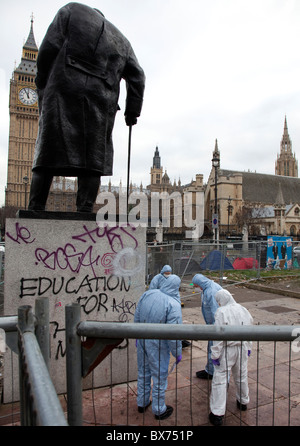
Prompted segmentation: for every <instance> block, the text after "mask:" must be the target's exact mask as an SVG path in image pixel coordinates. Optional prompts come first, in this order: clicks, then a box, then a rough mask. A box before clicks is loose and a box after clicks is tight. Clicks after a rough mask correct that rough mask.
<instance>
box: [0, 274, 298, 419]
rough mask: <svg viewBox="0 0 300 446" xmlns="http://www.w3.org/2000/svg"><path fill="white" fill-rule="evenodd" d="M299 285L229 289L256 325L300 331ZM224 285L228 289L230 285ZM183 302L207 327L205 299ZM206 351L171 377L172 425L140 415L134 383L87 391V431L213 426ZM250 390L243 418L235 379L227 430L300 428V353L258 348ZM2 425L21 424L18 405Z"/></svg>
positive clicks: (195, 352)
mask: <svg viewBox="0 0 300 446" xmlns="http://www.w3.org/2000/svg"><path fill="white" fill-rule="evenodd" d="M298 283H299V282H295V281H293V282H290V281H285V282H281V283H277V284H275V286H274V287H275V288H276V289H277V290H278V294H276V293H274V292H271V293H270V292H265V291H259V290H257V289H256V290H253V289H251V288H248V287H242V286H238V287H237V286H232V285H230V286H229V288H228V289H229V290H230V291H231V292H232V294H233V295H234V298H235V299H236V300H237V302H239V303H241V304H242V305H244V306H245V307H246V308H247V309H248V310H249V311H250V312H251V314H252V316H253V318H254V321H255V323H256V324H261V325H263V324H268V325H269V324H276V325H286V324H296V325H300V288H298ZM223 285H224V286H227V285H226V282H224V283H223ZM272 285H274V284H272ZM269 286H271V284H269ZM274 287H273V288H274ZM290 290H293V291H294V292H295V293H296V294H294V295H293V296H294V297H290V296H285V295H284V293H285V291H290ZM298 290H299V294H298ZM185 295H187V293H185ZM183 301H184V307H183V308H182V313H183V320H184V323H197V324H198V323H204V321H203V318H202V314H201V309H200V302H199V297H198V296H197V295H195V294H188V296H187V297H184V299H183ZM206 346H207V342H206V341H194V342H193V343H192V346H191V347H188V348H185V349H184V350H183V359H182V361H181V363H180V364H179V365H178V367H177V369H175V370H174V371H173V372H172V373H171V375H170V376H169V380H168V389H167V392H166V403H167V404H169V405H172V406H173V407H174V413H173V414H172V416H171V417H170V418H168V419H167V420H163V421H160V422H159V421H157V420H155V418H154V415H153V414H152V411H151V407H149V408H148V410H147V411H146V413H145V414H140V413H138V411H137V407H136V388H137V385H136V382H130V383H128V384H122V385H117V386H113V387H109V388H102V389H93V390H89V391H85V392H84V393H83V419H84V425H89V426H92V425H98V426H99V425H106V426H107V425H114V426H120V425H129V426H142V425H145V426H159V425H161V426H210V423H209V421H208V414H209V394H210V386H211V381H206V380H200V379H198V378H197V377H196V375H195V373H196V371H197V370H201V369H203V368H204V366H205V364H206ZM290 354H291V361H289V355H290ZM274 363H275V364H276V367H275V369H274ZM171 364H172V362H171ZM274 370H275V374H274ZM289 377H290V380H289ZM249 388H250V403H249V406H248V410H247V411H245V412H240V411H239V410H238V409H237V407H236V398H235V386H234V382H233V380H232V379H231V381H230V386H229V392H228V398H227V411H226V416H225V425H228V426H239V425H242V426H255V425H258V426H271V425H276V426H287V425H291V426H299V424H300V404H299V403H300V353H295V352H292V351H291V350H290V348H289V343H282V342H277V343H276V344H275V347H274V343H273V342H259V343H254V344H253V350H252V354H251V357H250V361H249ZM289 395H290V396H289ZM60 398H61V402H62V405H63V407H64V409H65V408H66V402H65V399H64V397H63V396H61V397H60ZM1 424H2V425H4V424H6V425H7V424H19V407H18V404H16V403H14V404H13V405H11V404H7V405H3V404H2V405H1V406H0V425H1Z"/></svg>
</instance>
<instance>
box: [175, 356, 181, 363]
mask: <svg viewBox="0 0 300 446" xmlns="http://www.w3.org/2000/svg"><path fill="white" fill-rule="evenodd" d="M181 360H182V355H179V356H177V358H176V364H179V363H180V361H181Z"/></svg>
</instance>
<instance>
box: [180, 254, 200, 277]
mask: <svg viewBox="0 0 300 446" xmlns="http://www.w3.org/2000/svg"><path fill="white" fill-rule="evenodd" d="M200 269H201V268H200V265H199V263H197V262H196V260H194V259H190V258H189V257H181V259H176V260H175V271H176V273H175V274H178V275H179V276H181V275H182V274H183V273H184V274H194V273H199V271H200Z"/></svg>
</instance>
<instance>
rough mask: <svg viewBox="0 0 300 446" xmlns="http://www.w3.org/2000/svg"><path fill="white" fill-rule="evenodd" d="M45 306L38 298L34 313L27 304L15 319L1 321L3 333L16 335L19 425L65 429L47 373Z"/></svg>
mask: <svg viewBox="0 0 300 446" xmlns="http://www.w3.org/2000/svg"><path fill="white" fill-rule="evenodd" d="M48 305H49V303H48V300H47V299H37V301H36V307H35V310H36V311H35V313H36V314H34V313H33V311H32V308H31V307H30V306H27V305H26V306H21V307H19V309H18V317H3V318H0V327H1V328H2V329H3V330H4V331H5V332H8V333H13V332H15V331H17V332H18V346H19V348H18V349H19V383H20V386H19V387H20V406H21V425H22V426H67V422H66V419H65V416H64V413H63V411H62V407H61V404H60V402H59V399H58V397H57V394H56V390H55V388H54V385H53V383H52V381H51V378H50V375H49V372H48V360H49V332H48V330H49V317H48V314H49V308H48Z"/></svg>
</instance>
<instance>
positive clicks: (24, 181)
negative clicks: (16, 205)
mask: <svg viewBox="0 0 300 446" xmlns="http://www.w3.org/2000/svg"><path fill="white" fill-rule="evenodd" d="M28 182H29V178H28V176H27V175H25V177H23V183H24V186H25V207H24V209H27V184H28Z"/></svg>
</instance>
